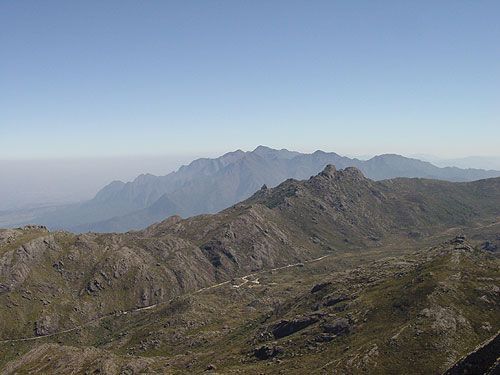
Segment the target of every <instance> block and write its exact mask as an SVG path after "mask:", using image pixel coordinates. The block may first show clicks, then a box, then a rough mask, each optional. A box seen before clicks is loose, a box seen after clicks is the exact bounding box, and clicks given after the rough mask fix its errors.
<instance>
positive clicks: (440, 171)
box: [4, 146, 500, 232]
mask: <svg viewBox="0 0 500 375" xmlns="http://www.w3.org/2000/svg"><path fill="white" fill-rule="evenodd" d="M327 164H332V165H335V166H336V167H337V168H339V169H340V168H346V167H356V168H358V169H359V170H361V171H362V172H363V173H364V175H366V176H367V177H369V178H371V179H373V180H384V179H391V178H395V177H419V178H428V179H438V180H447V181H454V182H458V181H473V180H479V179H484V178H490V177H498V176H500V171H494V170H482V169H460V168H455V167H446V168H439V167H436V166H434V165H432V164H431V163H428V162H424V161H421V160H417V159H411V158H406V157H403V156H400V155H394V154H386V155H379V156H375V157H373V158H371V159H369V160H366V161H364V160H359V159H355V158H354V159H352V158H348V157H344V156H340V155H338V154H336V153H334V152H323V151H316V152H314V153H312V154H305V153H300V152H295V151H288V150H286V149H282V150H275V149H272V148H269V147H265V146H259V147H257V148H256V149H255V150H253V151H249V152H244V151H241V150H237V151H234V152H230V153H227V154H224V155H223V156H221V157H219V158H215V159H208V158H202V159H197V160H195V161H193V162H192V163H190V164H189V165H187V166H182V167H181V168H179V170H178V171H176V172H172V173H170V174H168V175H165V176H154V175H151V174H143V175H140V176H138V177H137V178H136V179H135V180H133V181H131V182H127V183H124V182H122V181H114V182H112V183H110V184H109V185H107V186H105V187H104V188H103V189H101V190H100V191H99V192H98V193H97V194H96V196H95V197H94V198H93V199H91V200H89V201H86V202H84V203H81V204H74V205H69V206H65V207H62V208H59V209H56V210H51V211H49V212H43V213H41V214H40V215H38V216H36V217H35V218H33V219H31V220H29V221H30V222H34V223H37V224H43V225H46V226H48V227H49V228H52V229H66V230H70V231H75V232H86V231H95V232H124V231H128V230H133V229H134V230H135V229H142V228H145V227H146V226H148V225H150V224H152V223H155V222H157V221H161V220H163V219H165V218H166V217H168V216H171V215H179V216H182V217H189V216H193V215H198V214H203V213H214V212H217V211H219V210H221V209H224V208H227V207H229V206H231V205H232V204H234V203H236V202H238V201H241V200H243V199H246V198H248V197H250V196H251V195H252V194H253V193H255V192H256V191H257V190H258V189H259V188H260V187H261V186H263V185H267V186H268V187H274V186H277V185H278V184H279V183H281V182H283V181H284V180H286V179H288V178H293V179H298V180H301V179H306V178H309V177H310V176H312V175H315V174H317V173H318V172H320V171H321V170H322V169H323V168H324V167H325V166H326V165H327ZM4 225H5V224H4Z"/></svg>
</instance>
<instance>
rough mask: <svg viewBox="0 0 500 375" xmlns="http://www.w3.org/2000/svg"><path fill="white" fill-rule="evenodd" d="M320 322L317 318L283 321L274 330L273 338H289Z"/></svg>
mask: <svg viewBox="0 0 500 375" xmlns="http://www.w3.org/2000/svg"><path fill="white" fill-rule="evenodd" d="M317 321H318V318H317V317H316V316H303V317H297V318H295V319H292V320H282V321H281V322H279V323H278V324H276V325H275V326H274V327H273V328H272V333H273V336H274V337H275V338H277V339H279V338H282V337H285V336H289V335H291V334H292V333H295V332H297V331H300V330H301V329H304V328H306V327H308V326H310V325H311V324H314V323H316V322H317Z"/></svg>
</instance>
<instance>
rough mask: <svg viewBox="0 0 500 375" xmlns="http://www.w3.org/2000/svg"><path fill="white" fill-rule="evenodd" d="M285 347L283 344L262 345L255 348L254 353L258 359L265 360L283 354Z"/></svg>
mask: <svg viewBox="0 0 500 375" xmlns="http://www.w3.org/2000/svg"><path fill="white" fill-rule="evenodd" d="M283 352H284V349H283V347H282V346H278V345H262V346H260V347H258V348H255V349H254V352H253V355H254V357H256V358H257V359H260V360H265V359H269V358H273V357H276V356H277V355H279V354H283Z"/></svg>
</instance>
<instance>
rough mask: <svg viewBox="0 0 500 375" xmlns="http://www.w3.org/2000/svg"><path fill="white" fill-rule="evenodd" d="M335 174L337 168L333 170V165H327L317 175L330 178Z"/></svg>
mask: <svg viewBox="0 0 500 375" xmlns="http://www.w3.org/2000/svg"><path fill="white" fill-rule="evenodd" d="M335 173H337V168H335V165H333V164H328V165H327V166H326V167H325V168H324V169H323V171H321V172H320V173H319V174H320V175H321V176H324V177H328V178H331V177H333V176H335Z"/></svg>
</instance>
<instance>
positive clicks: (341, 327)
mask: <svg viewBox="0 0 500 375" xmlns="http://www.w3.org/2000/svg"><path fill="white" fill-rule="evenodd" d="M322 328H323V332H326V333H333V334H335V335H337V336H342V335H347V334H348V333H350V332H351V325H350V323H349V320H347V319H346V318H338V319H335V320H334V321H333V322H331V323H326V324H324V325H323V327H322Z"/></svg>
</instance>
